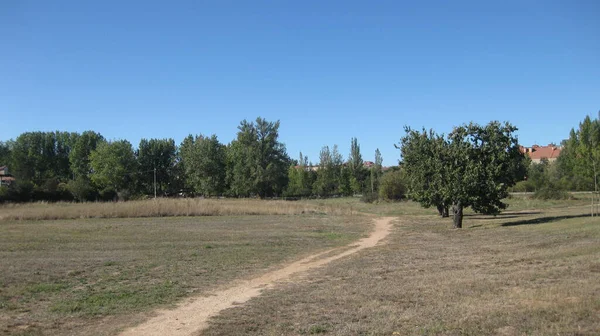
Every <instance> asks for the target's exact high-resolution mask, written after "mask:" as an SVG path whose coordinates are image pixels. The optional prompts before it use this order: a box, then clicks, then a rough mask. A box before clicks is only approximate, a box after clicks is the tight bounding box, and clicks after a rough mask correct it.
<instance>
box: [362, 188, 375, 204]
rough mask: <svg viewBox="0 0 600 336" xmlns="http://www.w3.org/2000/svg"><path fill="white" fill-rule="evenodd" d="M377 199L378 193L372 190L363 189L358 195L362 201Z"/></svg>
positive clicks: (373, 201) (371, 201)
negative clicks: (360, 194)
mask: <svg viewBox="0 0 600 336" xmlns="http://www.w3.org/2000/svg"><path fill="white" fill-rule="evenodd" d="M378 200H379V195H378V194H377V193H374V192H370V191H365V192H364V193H363V194H362V196H361V197H360V201H361V202H364V203H375V202H377V201H378Z"/></svg>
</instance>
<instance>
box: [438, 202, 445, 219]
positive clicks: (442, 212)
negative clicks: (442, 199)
mask: <svg viewBox="0 0 600 336" xmlns="http://www.w3.org/2000/svg"><path fill="white" fill-rule="evenodd" d="M436 207H437V211H438V214H439V215H440V216H442V217H444V206H443V205H440V204H438V205H436Z"/></svg>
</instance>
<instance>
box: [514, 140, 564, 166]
mask: <svg viewBox="0 0 600 336" xmlns="http://www.w3.org/2000/svg"><path fill="white" fill-rule="evenodd" d="M521 151H522V152H523V153H525V154H526V155H527V156H529V158H530V159H531V161H532V162H535V163H540V161H541V160H542V159H548V161H549V162H553V161H556V159H557V158H558V156H559V155H560V152H561V151H562V147H560V146H556V145H555V144H548V146H539V145H533V146H531V147H522V146H521Z"/></svg>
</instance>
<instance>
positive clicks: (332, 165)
mask: <svg viewBox="0 0 600 336" xmlns="http://www.w3.org/2000/svg"><path fill="white" fill-rule="evenodd" d="M343 164H344V162H343V158H342V155H341V154H340V153H339V151H338V147H337V145H334V146H333V149H329V146H324V147H323V148H322V149H321V152H320V153H319V169H318V170H317V178H316V180H315V182H314V186H313V190H314V193H315V194H316V195H318V196H321V197H324V196H331V195H334V194H337V193H340V190H339V186H340V180H341V173H342V168H343Z"/></svg>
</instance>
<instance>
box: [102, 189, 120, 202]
mask: <svg viewBox="0 0 600 336" xmlns="http://www.w3.org/2000/svg"><path fill="white" fill-rule="evenodd" d="M98 196H100V200H101V201H105V202H110V201H116V200H117V192H116V191H115V190H114V189H112V188H106V189H103V190H100V194H99V195H98Z"/></svg>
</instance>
